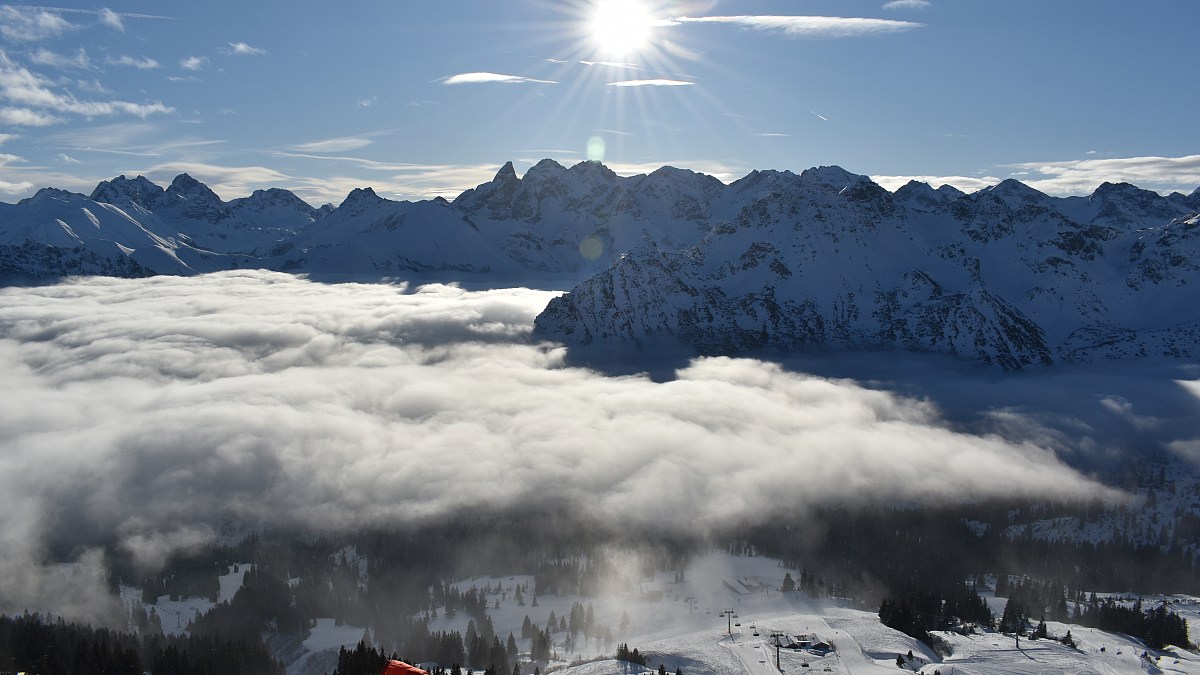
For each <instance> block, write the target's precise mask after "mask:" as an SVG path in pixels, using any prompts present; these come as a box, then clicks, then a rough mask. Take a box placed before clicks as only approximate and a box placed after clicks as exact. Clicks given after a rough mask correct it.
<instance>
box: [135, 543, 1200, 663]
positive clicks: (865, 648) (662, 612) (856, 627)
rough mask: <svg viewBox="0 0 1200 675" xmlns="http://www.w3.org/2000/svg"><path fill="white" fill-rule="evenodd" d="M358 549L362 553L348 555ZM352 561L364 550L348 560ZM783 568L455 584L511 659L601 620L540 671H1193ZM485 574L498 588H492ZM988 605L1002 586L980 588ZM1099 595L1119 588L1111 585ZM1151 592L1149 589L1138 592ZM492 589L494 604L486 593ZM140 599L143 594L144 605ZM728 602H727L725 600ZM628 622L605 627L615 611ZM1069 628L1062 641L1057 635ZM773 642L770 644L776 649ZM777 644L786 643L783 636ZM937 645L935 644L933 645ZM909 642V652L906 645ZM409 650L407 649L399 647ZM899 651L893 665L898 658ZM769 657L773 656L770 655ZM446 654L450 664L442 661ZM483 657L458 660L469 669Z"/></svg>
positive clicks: (1102, 640)
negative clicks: (826, 585)
mask: <svg viewBox="0 0 1200 675" xmlns="http://www.w3.org/2000/svg"><path fill="white" fill-rule="evenodd" d="M360 562H362V561H360ZM248 567H249V566H248V565H240V566H238V569H237V571H236V572H235V571H234V570H233V569H231V570H230V573H229V574H227V575H225V576H223V577H221V594H220V601H224V600H227V599H229V598H231V597H232V596H233V593H235V592H236V590H237V587H238V586H239V585H240V582H241V577H242V575H243V574H244V572H245V570H246V569H247V568H248ZM361 568H362V569H365V564H364V565H362V566H361ZM789 572H791V573H792V574H793V576H796V573H797V570H792V569H789V568H785V567H783V566H782V565H781V564H780V563H779V562H778V561H776V560H773V559H770V558H763V557H746V556H732V555H727V554H723V553H711V554H708V555H706V556H704V557H701V558H698V559H695V560H693V561H692V562H691V563H690V564H689V565H688V567H687V570H686V572H685V574H684V577H683V579H681V580H677V577H676V576H675V573H672V572H659V573H657V574H655V575H654V577H653V578H649V577H646V578H644V579H643V580H641V581H637V582H634V583H633V584H632V585H629V584H626V585H625V586H624V587H618V586H614V587H612V588H610V589H609V590H608V591H607V592H606V593H603V594H601V595H600V596H599V597H580V596H574V595H561V596H556V595H539V596H536V597H537V605H536V606H534V605H533V603H532V599H533V597H534V595H533V593H532V592H527V593H526V594H524V596H523V599H522V602H523V603H524V604H520V603H518V601H517V600H516V594H515V592H514V591H515V589H516V588H517V587H518V586H521V587H525V586H526V585H527V587H528V588H529V589H532V588H533V587H534V579H533V577H532V576H529V575H524V576H509V577H476V578H473V579H465V580H462V581H460V582H458V583H457V584H455V585H456V586H457V587H458V588H459V589H460V590H469V589H471V588H472V587H475V588H478V589H480V590H486V591H487V597H488V617H489V618H490V619H491V621H492V624H493V626H494V628H495V634H496V635H497V636H498V637H499V638H500V639H501V640H502V641H503V640H505V639H506V638H507V636H508V634H509V633H512V634H513V635H514V636H515V637H516V638H517V644H518V645H519V646H520V648H521V649H522V651H523V658H522V659H521V663H522V672H526V671H529V672H532V669H533V666H534V665H535V664H531V663H530V662H529V661H528V650H529V648H530V646H531V640H529V639H521V637H520V635H521V626H522V623H523V622H524V619H525V617H526V616H528V617H529V619H530V621H531V622H533V624H535V625H536V626H538V627H544V626H545V625H546V623H547V621H548V619H549V616H550V613H551V612H553V613H554V614H555V616H556V617H566V616H569V615H570V612H571V607H572V605H573V604H574V603H582V604H584V605H589V604H590V605H591V606H592V608H593V611H594V615H595V621H596V624H597V625H606V626H608V627H610V628H611V631H612V634H613V640H612V641H611V642H605V641H604V640H601V639H597V638H585V637H583V636H582V634H580V635H579V636H578V637H577V639H576V640H575V641H574V645H573V647H574V649H573V650H572V651H570V652H566V651H565V642H564V641H565V639H566V637H567V634H566V633H565V632H556V633H554V634H553V635H552V638H553V642H554V646H553V650H554V654H553V656H552V658H551V660H550V661H549V662H538V663H537V664H536V665H537V666H538V667H539V668H540V670H541V673H543V675H544V674H545V673H548V672H551V671H553V672H555V673H558V674H560V675H614V674H616V675H641V674H642V673H646V674H647V675H652V674H653V673H657V672H658V670H659V666H660V665H661V666H662V667H663V668H665V669H666V671H667V672H668V673H674V672H676V670H677V669H678V670H681V671H682V672H683V673H684V674H685V675H780V674H781V673H787V674H789V675H790V674H793V673H885V672H886V673H896V672H918V673H922V674H923V675H932V674H933V673H935V672H936V673H941V674H942V675H959V674H961V675H967V674H971V675H974V674H979V675H983V674H990V673H1030V674H1045V675H1050V674H1052V673H1053V674H1059V673H1073V674H1082V673H1099V674H1101V675H1109V674H1117V673H1200V654H1197V653H1196V652H1195V651H1189V650H1187V649H1184V648H1181V647H1168V648H1166V649H1164V650H1161V651H1156V650H1149V649H1147V648H1146V647H1145V646H1144V645H1143V644H1142V643H1141V642H1140V641H1138V640H1136V639H1133V638H1130V637H1128V636H1124V635H1119V634H1114V633H1108V632H1105V631H1101V630H1098V629H1094V628H1087V627H1084V626H1080V625H1075V624H1065V623H1058V622H1053V621H1047V622H1046V625H1047V628H1048V633H1049V636H1050V638H1051V639H1042V640H1032V639H1028V638H1024V637H1021V638H1020V639H1017V638H1016V637H1014V636H1013V635H1011V634H1003V633H998V632H992V631H989V630H980V631H979V632H976V633H974V634H971V635H960V634H957V633H952V632H943V631H938V632H935V633H934V635H935V636H936V637H938V638H940V639H941V640H943V641H944V645H945V647H946V648H948V650H949V653H944V654H942V655H939V654H937V653H935V652H934V651H933V650H932V649H930V648H929V647H928V646H927V645H925V644H923V643H921V642H920V641H918V640H916V639H914V638H911V637H909V636H907V635H904V634H903V633H900V632H899V631H896V630H893V629H891V628H888V627H886V626H884V625H883V624H881V623H880V622H879V616H878V614H877V612H876V611H875V608H870V607H865V608H856V607H854V606H853V603H852V601H849V600H839V599H836V598H834V599H830V598H821V599H813V598H809V597H808V596H806V595H805V594H803V593H801V592H788V593H784V592H781V591H780V590H779V589H780V586H781V584H782V582H783V578H784V575H785V574H787V573H789ZM497 588H499V589H500V590H499V591H496V589H497ZM981 594H982V595H984V596H985V597H987V599H988V601H989V603H990V605H991V607H992V610H993V612H994V613H995V614H996V615H997V616H999V614H1000V612H1001V611H1002V610H1003V608H1004V604H1005V601H1006V599H1005V598H998V597H994V596H992V595H991V594H990V592H984V591H982V590H981ZM122 595H123V597H124V598H125V600H126V602H127V603H133V602H137V601H138V600H139V599H140V597H141V594H140V591H137V590H136V589H133V588H125V589H123V594H122ZM1112 595H1116V596H1120V597H1124V594H1120V593H1113V594H1112ZM1165 599H1166V600H1167V601H1168V602H1169V604H1170V607H1171V609H1172V611H1174V612H1176V613H1177V614H1180V615H1181V616H1183V617H1184V618H1185V619H1187V621H1188V625H1189V631H1190V634H1191V636H1192V639H1193V640H1194V639H1196V636H1197V635H1200V599H1197V598H1192V597H1187V596H1169V597H1167V598H1165ZM1142 600H1143V602H1144V603H1146V604H1147V606H1150V603H1159V602H1162V601H1163V600H1164V598H1163V597H1161V596H1143V598H1142ZM497 601H498V602H499V608H496V603H497ZM212 606H213V603H212V602H210V601H208V600H206V599H202V598H184V599H179V600H175V601H172V600H171V599H170V598H168V597H166V596H164V597H162V598H160V599H159V601H158V603H157V604H156V605H155V606H154V607H155V609H156V611H157V612H158V614H159V616H160V618H161V620H162V625H163V630H164V632H166V633H173V634H184V633H186V630H187V629H186V625H187V622H188V621H189V620H190V618H192V617H194V616H196V615H197V614H198V613H202V612H205V611H207V610H208V609H211V608H212ZM150 607H151V605H145V608H146V609H147V611H148V610H149V609H150ZM730 610H732V612H733V614H732V615H730V614H728V613H727V612H729V611H730ZM623 615H628V617H629V622H628V624H627V626H626V628H625V630H624V631H621V630H619V625H620V623H621V621H622V616H623ZM469 620H470V618H469V617H468V616H467V615H466V614H465V613H463V612H460V613H457V614H456V615H455V616H452V617H447V616H445V613H444V612H439V613H438V614H437V616H436V618H432V619H431V621H430V626H429V628H430V630H431V631H441V630H446V631H450V630H457V631H461V632H465V631H466V626H467V622H468V621H469ZM1067 631H1070V633H1071V637H1072V638H1073V640H1074V643H1075V646H1074V647H1069V646H1066V645H1064V644H1062V643H1061V642H1060V641H1059V640H1058V638H1061V637H1062V636H1064V635H1066V633H1067ZM370 634H371V633H370V631H369V630H366V629H365V628H364V627H363V626H352V625H345V624H343V625H338V624H336V622H335V621H334V620H333V619H332V618H328V619H318V620H317V622H316V625H315V626H314V627H313V628H312V629H311V630H310V632H309V634H308V636H307V637H306V638H305V639H304V640H303V642H302V644H301V645H300V646H299V647H298V648H296V649H292V650H289V652H290V653H291V655H292V657H293V658H292V660H291V662H290V663H288V664H287V673H288V675H323V674H325V673H331V672H332V671H333V669H334V667H335V665H336V660H337V652H338V649H339V648H341V647H343V646H344V647H347V648H353V647H354V646H355V645H356V644H357V643H358V642H359V641H360V640H361V639H363V637H364V635H367V636H369V635H370ZM776 642H779V643H781V644H782V645H783V646H782V647H780V648H779V649H776ZM619 643H625V644H628V645H629V647H630V648H631V649H633V648H637V649H638V650H639V652H640V653H641V654H642V655H644V656H645V657H646V664H647V665H646V666H645V667H642V666H638V665H634V664H630V663H626V662H623V661H617V660H616V659H615V658H614V654H615V652H616V647H617V645H618V644H619ZM787 645H792V647H791V648H789V647H788V646H787ZM945 651H946V649H943V652H945ZM910 653H911V657H910V656H909V655H910ZM403 656H409V657H411V658H414V659H419V658H420V655H403ZM898 658H899V660H900V662H903V663H904V666H903V670H902V669H901V666H899V665H898ZM777 664H778V665H777ZM443 665H445V666H446V667H449V665H450V664H443ZM486 665H487V664H464V665H463V670H464V672H466V671H467V669H468V668H470V669H471V670H473V671H474V672H476V673H479V672H482V671H483V669H484V668H485V667H486Z"/></svg>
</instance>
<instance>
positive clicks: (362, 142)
mask: <svg viewBox="0 0 1200 675" xmlns="http://www.w3.org/2000/svg"><path fill="white" fill-rule="evenodd" d="M373 142H374V141H372V140H371V139H369V138H364V137H362V136H347V137H345V138H327V139H325V140H322V141H309V142H308V143H300V144H298V145H293V146H292V149H293V150H295V151H297V152H349V151H351V150H357V149H359V148H365V147H367V146H368V145H370V144H371V143H373Z"/></svg>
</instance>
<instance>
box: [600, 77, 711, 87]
mask: <svg viewBox="0 0 1200 675" xmlns="http://www.w3.org/2000/svg"><path fill="white" fill-rule="evenodd" d="M693 84H695V82H688V81H686V80H668V79H665V78H652V79H648V80H621V81H620V82H609V83H608V86H610V87H689V86H691V85H693Z"/></svg>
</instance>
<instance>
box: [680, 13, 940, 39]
mask: <svg viewBox="0 0 1200 675" xmlns="http://www.w3.org/2000/svg"><path fill="white" fill-rule="evenodd" d="M672 22H674V23H726V24H732V25H736V26H741V27H742V28H749V29H753V30H762V31H775V32H781V33H784V34H786V35H790V36H795V37H831V38H842V37H860V36H867V35H881V34H886V33H900V32H904V31H908V30H912V29H914V28H920V27H921V26H922V25H923V24H919V23H914V22H912V21H893V20H890V19H859V18H844V17H838V16H698V17H688V16H681V17H676V18H674V19H672Z"/></svg>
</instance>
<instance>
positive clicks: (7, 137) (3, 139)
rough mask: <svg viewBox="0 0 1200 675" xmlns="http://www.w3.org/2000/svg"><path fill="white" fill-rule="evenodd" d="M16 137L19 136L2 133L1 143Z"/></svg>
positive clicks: (0, 135) (0, 136)
mask: <svg viewBox="0 0 1200 675" xmlns="http://www.w3.org/2000/svg"><path fill="white" fill-rule="evenodd" d="M14 138H17V136H15V135H13V134H0V145H4V144H5V143H7V142H9V141H11V140H13V139H14Z"/></svg>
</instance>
